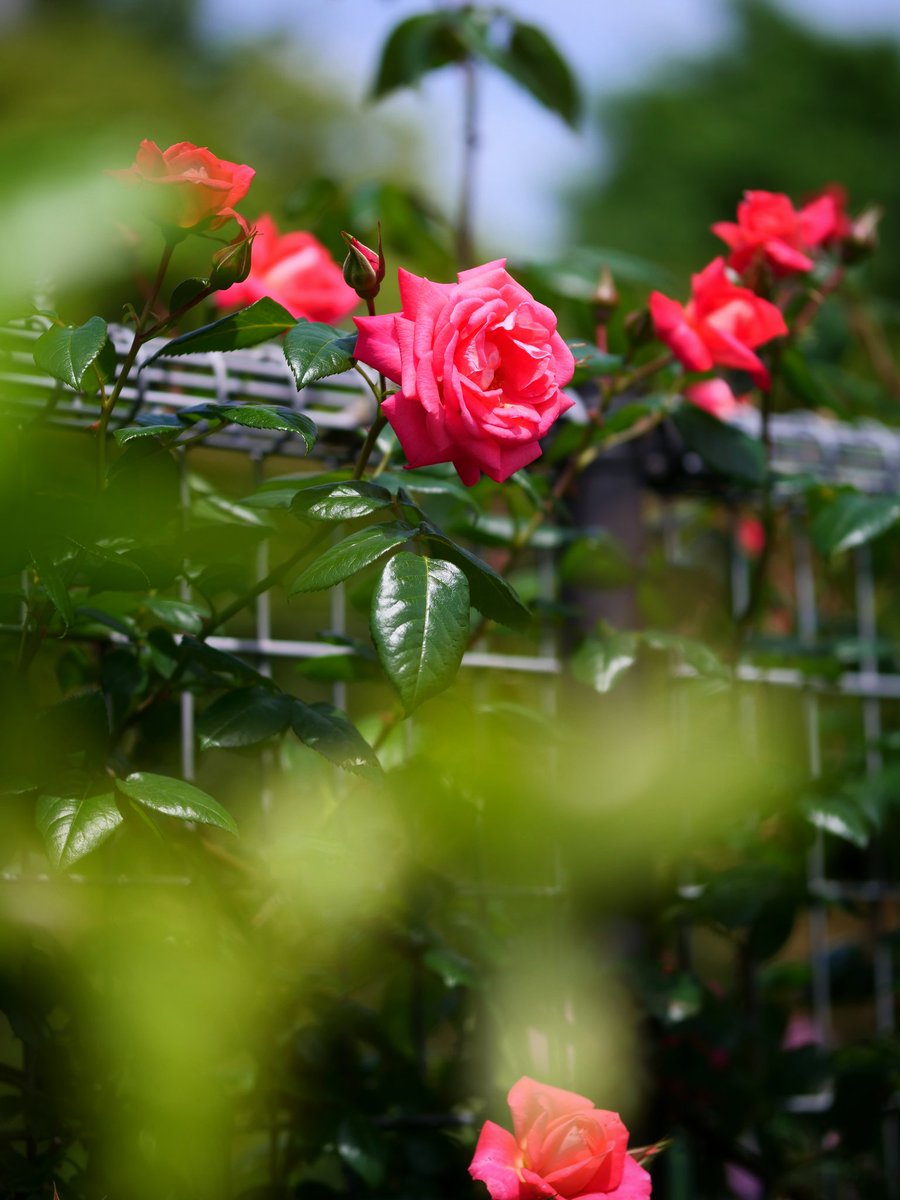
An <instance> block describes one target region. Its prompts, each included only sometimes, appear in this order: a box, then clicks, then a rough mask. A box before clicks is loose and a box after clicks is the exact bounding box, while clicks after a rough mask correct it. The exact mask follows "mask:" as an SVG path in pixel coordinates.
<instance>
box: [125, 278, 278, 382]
mask: <svg viewBox="0 0 900 1200" xmlns="http://www.w3.org/2000/svg"><path fill="white" fill-rule="evenodd" d="M293 324H294V318H293V317H292V316H291V314H290V313H289V312H288V311H287V309H286V308H282V307H281V305H280V304H276V303H275V301H274V300H270V299H269V297H268V296H266V297H264V298H263V299H262V300H257V301H256V303H255V304H251V305H250V306H249V308H242V309H241V310H240V311H239V312H236V313H231V315H230V316H227V317H222V319H221V320H219V321H213V323H212V324H211V325H204V326H203V328H202V329H195V330H193V331H192V332H191V333H183V334H182V335H181V337H177V338H172V339H171V341H168V342H166V343H165V344H164V345H163V346H161V347H160V348H159V350H157V351H156V353H155V354H151V355H150V357H149V358H147V359H145V360H144V362H143V363H142V364H141V369H142V370H143V368H144V367H146V366H147V364H148V363H152V362H155V361H156V359H158V358H169V357H171V356H172V355H177V354H209V353H211V352H213V351H221V350H245V349H246V348H247V347H248V346H258V345H259V343H260V342H267V341H269V339H270V338H273V337H277V336H278V334H279V333H284V332H285V330H287V329H290V328H291V327H292V326H293Z"/></svg>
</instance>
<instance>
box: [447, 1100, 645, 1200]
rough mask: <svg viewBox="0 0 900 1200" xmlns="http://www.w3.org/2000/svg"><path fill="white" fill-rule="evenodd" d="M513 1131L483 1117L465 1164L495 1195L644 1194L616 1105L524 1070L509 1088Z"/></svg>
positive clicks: (573, 1198)
mask: <svg viewBox="0 0 900 1200" xmlns="http://www.w3.org/2000/svg"><path fill="white" fill-rule="evenodd" d="M509 1107H510V1108H511V1109H512V1117H513V1128H514V1130H515V1135H513V1134H511V1133H509V1132H508V1131H507V1130H505V1129H502V1128H501V1127H500V1126H499V1125H495V1124H494V1123H493V1121H486V1122H485V1125H484V1128H483V1129H482V1131H481V1136H480V1137H479V1139H478V1145H477V1146H476V1147H475V1157H474V1158H473V1159H472V1165H471V1166H470V1167H469V1174H470V1175H471V1176H472V1178H473V1179H480V1180H481V1181H482V1182H483V1183H485V1184H487V1189H488V1191H489V1192H490V1194H491V1197H492V1200H542V1198H543V1197H557V1196H561V1197H563V1198H564V1200H606V1198H607V1197H610V1198H612V1200H645V1198H646V1197H647V1196H649V1195H650V1176H649V1175H648V1174H647V1172H646V1171H645V1170H644V1168H643V1167H640V1166H638V1164H637V1163H636V1162H635V1161H634V1159H633V1158H631V1157H630V1156H629V1154H628V1152H627V1146H628V1130H627V1129H626V1128H625V1126H624V1125H623V1124H622V1121H621V1120H620V1118H619V1115H618V1113H614V1112H607V1111H606V1110H604V1109H600V1108H594V1106H593V1104H592V1103H591V1102H590V1100H587V1099H585V1097H584V1096H579V1095H577V1093H575V1092H566V1091H563V1090H562V1088H556V1087H549V1086H548V1085H547V1084H542V1083H536V1082H535V1081H534V1080H533V1079H529V1078H528V1077H527V1076H525V1077H524V1078H522V1079H520V1080H519V1082H518V1083H516V1084H513V1086H512V1088H511V1089H510V1092H509Z"/></svg>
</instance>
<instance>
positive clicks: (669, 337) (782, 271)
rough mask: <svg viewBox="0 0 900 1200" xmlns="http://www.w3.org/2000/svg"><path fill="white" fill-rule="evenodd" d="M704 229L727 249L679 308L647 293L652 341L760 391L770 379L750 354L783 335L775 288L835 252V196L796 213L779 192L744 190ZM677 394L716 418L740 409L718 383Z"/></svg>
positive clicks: (839, 207) (840, 214)
mask: <svg viewBox="0 0 900 1200" xmlns="http://www.w3.org/2000/svg"><path fill="white" fill-rule="evenodd" d="M712 230H713V233H715V234H716V235H717V236H718V237H720V238H721V239H722V241H724V242H725V244H726V246H727V247H728V249H729V254H728V256H727V258H726V257H719V258H715V259H713V261H712V262H711V263H710V264H709V265H708V266H707V267H705V268H704V269H703V270H702V271H700V272H699V274H697V275H694V276H693V278H692V280H691V298H690V300H688V302H687V303H686V304H681V303H679V302H678V301H677V300H672V299H671V298H670V297H668V296H664V295H663V294H662V293H661V292H653V294H652V295H651V297H650V316H651V318H652V321H653V326H654V329H655V332H656V336H657V337H658V338H659V339H660V341H662V342H664V343H665V344H666V345H667V346H668V347H669V348H670V349H671V351H672V353H673V355H674V356H675V358H676V359H677V360H678V361H679V362H680V363H682V364H683V366H685V367H686V368H687V369H688V370H689V371H710V370H712V369H713V368H714V367H728V368H731V369H733V370H739V371H743V372H745V373H746V374H747V375H749V376H750V379H751V380H752V381H753V382H754V383H755V384H756V385H757V386H758V387H761V388H763V389H764V390H768V389H769V387H770V386H771V378H770V374H769V371H768V369H767V367H766V366H765V364H764V363H763V361H762V359H761V358H760V357H759V355H758V354H757V353H756V351H757V350H758V349H759V348H760V347H761V346H764V345H766V344H768V343H769V342H771V341H772V340H773V339H774V338H777V337H782V336H784V335H785V334H786V333H787V332H788V327H787V324H786V322H785V318H784V313H783V311H782V309H783V304H784V302H785V301H786V299H787V297H788V295H789V293H788V292H787V291H784V290H782V291H781V293H780V294H779V293H778V292H777V291H776V287H775V285H776V284H777V283H778V282H779V281H783V280H785V279H787V278H789V277H790V276H794V275H797V274H800V273H804V272H808V271H811V270H813V268H814V267H815V266H816V262H817V255H818V254H819V253H820V252H821V251H823V250H825V249H831V250H839V249H840V248H841V245H842V243H843V242H844V241H845V240H846V239H848V238H849V237H850V236H851V234H852V233H853V225H852V223H851V221H850V219H849V217H848V216H847V213H846V211H845V201H844V196H843V193H842V192H841V190H840V189H839V188H837V187H835V186H831V187H829V188H827V189H826V190H825V192H824V193H823V194H822V195H820V196H818V197H817V198H816V199H814V200H812V201H810V203H809V204H806V205H804V206H803V207H802V208H800V209H797V208H795V207H794V205H793V203H792V202H791V200H790V199H789V197H788V196H785V195H782V194H780V193H775V192H762V191H748V192H747V193H746V194H745V196H744V199H743V200H742V201H741V203H740V204H739V205H738V209H737V221H719V222H717V223H716V224H715V225H713V227H712ZM763 293H765V294H763ZM773 298H774V300H773ZM774 301H780V302H779V303H776V302H774ZM685 395H686V396H687V398H688V400H690V401H692V402H693V403H694V404H696V405H698V406H699V407H701V408H705V409H707V410H708V411H709V412H712V413H713V414H714V415H716V416H719V417H727V416H729V415H730V414H731V413H732V412H733V411H734V410H735V409H736V408H737V407H738V406H739V404H740V401H739V400H738V399H737V397H735V395H734V393H733V392H732V390H731V387H730V386H729V384H728V383H727V382H726V381H725V380H724V379H721V378H714V379H709V380H704V381H701V382H699V383H695V384H692V385H691V386H690V387H688V388H687V390H686V392H685Z"/></svg>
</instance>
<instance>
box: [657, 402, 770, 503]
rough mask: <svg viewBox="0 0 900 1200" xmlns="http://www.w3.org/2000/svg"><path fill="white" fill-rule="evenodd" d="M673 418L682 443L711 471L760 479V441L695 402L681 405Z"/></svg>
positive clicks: (745, 480) (763, 464)
mask: <svg viewBox="0 0 900 1200" xmlns="http://www.w3.org/2000/svg"><path fill="white" fill-rule="evenodd" d="M673 419H674V421H675V425H676V426H677V428H678V432H679V433H680V434H681V436H682V438H683V439H684V441H685V444H686V445H687V446H688V447H689V448H690V449H691V450H695V451H696V452H697V453H698V454H699V455H700V457H701V458H702V459H703V461H704V462H705V463H706V465H707V466H709V467H712V469H713V470H714V471H718V472H719V473H720V474H722V475H728V476H730V477H731V478H732V479H737V480H739V481H740V482H741V483H752V484H761V483H762V482H763V480H764V479H765V476H766V454H765V450H764V449H763V446H762V443H761V442H757V441H754V439H753V438H749V437H747V435H746V434H745V433H742V432H741V430H740V429H736V428H735V427H734V426H733V425H728V424H726V422H724V421H720V420H719V419H718V417H714V416H712V415H711V414H710V413H708V412H704V411H703V409H700V408H697V406H696V405H695V404H685V405H683V406H682V407H681V408H679V409H678V410H677V412H676V413H675V414H674V417H673Z"/></svg>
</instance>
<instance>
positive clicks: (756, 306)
mask: <svg viewBox="0 0 900 1200" xmlns="http://www.w3.org/2000/svg"><path fill="white" fill-rule="evenodd" d="M691 286H692V296H691V299H690V300H689V301H688V303H687V304H685V305H682V304H679V303H678V301H677V300H671V299H670V298H669V297H668V296H664V295H662V293H661V292H653V293H652V295H651V296H650V315H651V317H652V318H653V324H654V327H655V329H656V336H657V337H658V338H659V339H660V341H662V342H665V344H666V345H667V346H668V347H669V348H670V349H671V351H672V353H673V354H674V355H675V357H676V358H677V359H678V360H679V362H681V363H683V364H684V366H686V367H687V368H688V370H690V371H708V370H710V369H711V368H712V367H713V366H715V365H716V364H718V365H719V366H723V367H735V368H737V369H738V370H741V371H746V372H747V373H748V375H750V377H751V378H752V379H753V381H754V382H755V383H757V384H758V385H759V386H760V387H762V388H768V387H769V383H770V379H769V372H768V370H767V369H766V367H765V366H764V364H763V363H762V361H761V360H760V358H759V356H758V355H756V354H754V353H753V351H754V349H755V348H756V347H757V346H762V345H764V344H765V343H766V342H769V341H771V340H772V338H775V337H780V336H782V335H783V334H786V333H787V325H786V324H785V321H784V317H783V316H782V314H781V311H780V309H778V308H776V306H775V305H774V304H771V303H770V302H769V301H768V300H763V299H762V297H761V296H757V295H756V293H755V292H752V291H751V290H750V289H749V288H746V287H741V286H740V285H738V284H736V283H733V282H732V281H731V280H730V279H729V277H728V272H727V271H726V269H725V260H724V259H722V258H715V259H713V261H712V262H711V263H710V264H709V266H708V267H705V268H704V269H703V270H702V271H701V272H700V273H699V274H698V275H694V276H693V277H692V279H691Z"/></svg>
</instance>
